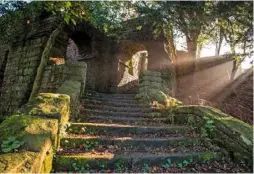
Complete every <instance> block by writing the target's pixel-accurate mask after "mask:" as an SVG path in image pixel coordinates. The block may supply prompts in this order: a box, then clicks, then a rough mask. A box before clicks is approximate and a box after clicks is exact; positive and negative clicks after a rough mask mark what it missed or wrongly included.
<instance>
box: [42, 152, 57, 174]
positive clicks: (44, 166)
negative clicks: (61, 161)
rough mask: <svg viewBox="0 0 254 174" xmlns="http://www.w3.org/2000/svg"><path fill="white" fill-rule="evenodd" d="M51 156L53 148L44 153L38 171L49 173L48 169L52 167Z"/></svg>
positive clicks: (52, 155)
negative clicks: (44, 155)
mask: <svg viewBox="0 0 254 174" xmlns="http://www.w3.org/2000/svg"><path fill="white" fill-rule="evenodd" d="M53 157H54V152H53V149H52V148H51V149H50V150H49V151H48V152H47V153H46V157H45V159H44V161H43V164H42V166H41V170H40V173H50V171H51V169H52V162H53Z"/></svg>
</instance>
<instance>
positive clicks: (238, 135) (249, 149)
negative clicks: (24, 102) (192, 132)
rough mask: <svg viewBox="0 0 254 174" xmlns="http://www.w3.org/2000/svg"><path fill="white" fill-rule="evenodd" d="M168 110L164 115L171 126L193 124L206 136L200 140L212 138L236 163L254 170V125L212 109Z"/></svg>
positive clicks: (182, 108)
mask: <svg viewBox="0 0 254 174" xmlns="http://www.w3.org/2000/svg"><path fill="white" fill-rule="evenodd" d="M165 110H167V112H165ZM165 110H164V114H165V115H164V116H166V117H167V118H168V119H169V123H172V122H171V121H170V120H173V124H182V123H188V124H191V125H192V126H193V127H194V128H196V129H197V130H198V131H200V134H203V135H204V133H206V134H207V135H206V136H203V137H201V138H203V139H205V138H209V139H210V140H211V142H212V143H214V144H216V145H217V146H219V147H221V148H224V149H226V151H227V152H228V154H229V155H230V157H231V158H232V159H233V160H234V161H236V162H238V163H242V162H245V164H248V165H249V166H250V167H251V168H253V126H251V125H249V124H247V123H244V122H243V121H241V120H238V119H236V118H234V117H232V116H230V115H227V114H225V113H223V112H221V111H220V110H218V109H215V108H212V107H205V106H195V105H192V106H188V105H184V106H183V105H182V106H175V107H173V108H172V107H169V108H166V109H165ZM172 118H173V119H172ZM208 123H210V124H211V125H210V126H208V127H210V133H207V132H206V131H208V130H207V129H209V128H208V127H207V124H208Z"/></svg>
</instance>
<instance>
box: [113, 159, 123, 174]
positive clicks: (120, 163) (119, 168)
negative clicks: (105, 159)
mask: <svg viewBox="0 0 254 174" xmlns="http://www.w3.org/2000/svg"><path fill="white" fill-rule="evenodd" d="M115 166H116V171H117V172H118V173H122V172H123V171H124V164H123V161H121V160H120V161H118V162H116V164H115Z"/></svg>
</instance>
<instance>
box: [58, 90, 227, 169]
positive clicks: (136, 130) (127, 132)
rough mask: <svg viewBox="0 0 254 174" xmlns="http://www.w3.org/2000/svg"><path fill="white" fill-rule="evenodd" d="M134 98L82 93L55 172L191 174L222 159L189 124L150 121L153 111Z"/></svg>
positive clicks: (62, 145)
mask: <svg viewBox="0 0 254 174" xmlns="http://www.w3.org/2000/svg"><path fill="white" fill-rule="evenodd" d="M134 96H135V94H102V93H100V94H98V93H93V92H90V93H89V92H87V93H86V97H85V98H84V99H82V100H81V102H82V104H83V107H84V109H83V111H82V114H81V115H80V117H79V120H78V122H72V123H71V125H70V127H69V128H68V129H67V132H68V135H67V136H66V137H64V138H62V139H61V142H60V144H61V149H60V150H59V151H58V152H57V154H56V158H55V161H54V172H71V171H72V172H95V173H98V172H193V167H188V166H191V165H193V164H197V163H199V162H207V161H213V160H218V159H221V157H222V155H223V154H222V153H221V151H220V149H219V148H218V147H214V146H213V147H207V146H205V145H204V144H203V143H202V142H203V141H201V139H200V138H199V135H198V134H197V133H196V132H195V131H194V130H193V128H192V127H191V126H190V125H188V124H182V125H168V124H165V123H164V122H165V118H151V117H149V114H151V113H156V112H157V111H156V109H155V108H153V107H152V105H149V104H141V103H138V102H137V101H135V99H134Z"/></svg>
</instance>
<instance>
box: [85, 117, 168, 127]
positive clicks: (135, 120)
mask: <svg viewBox="0 0 254 174" xmlns="http://www.w3.org/2000/svg"><path fill="white" fill-rule="evenodd" d="M81 120H82V119H81ZM84 120H86V121H88V122H92V123H117V124H136V125H160V124H163V122H164V121H165V120H166V119H165V118H142V117H119V116H106V117H105V115H104V116H101V115H88V116H87V118H86V119H84Z"/></svg>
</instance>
